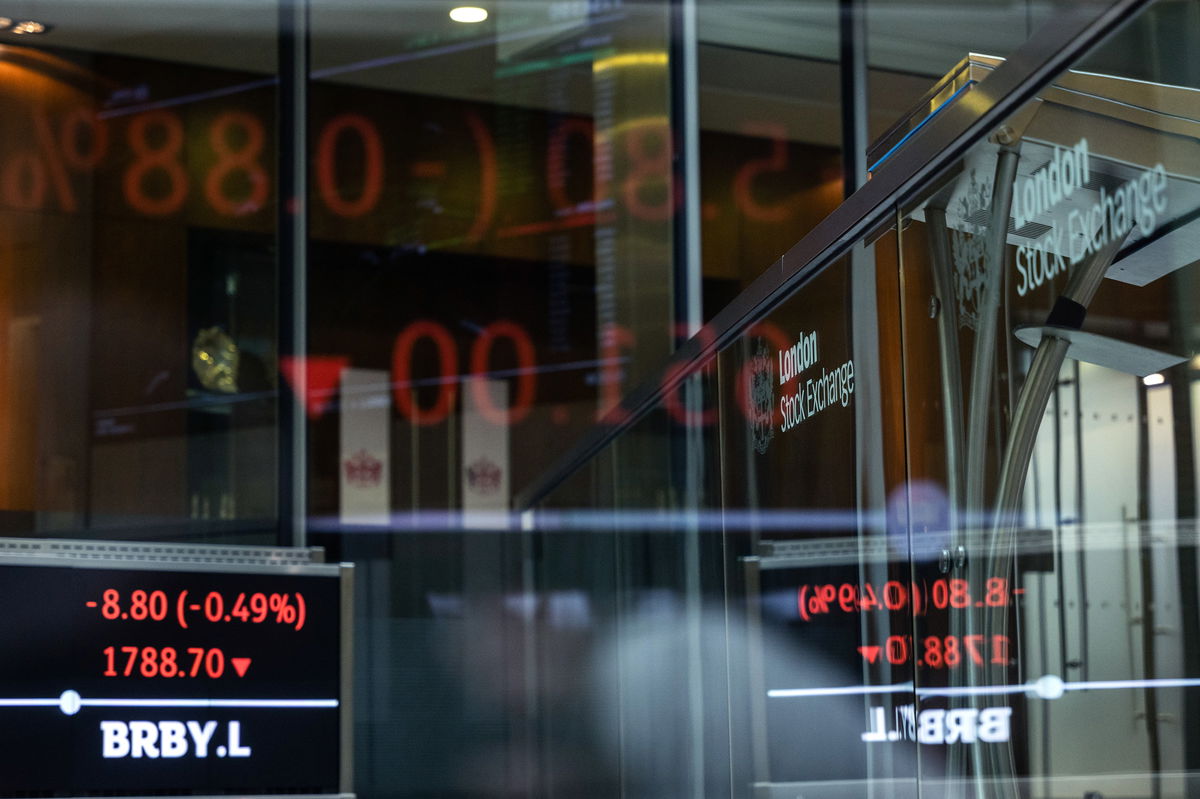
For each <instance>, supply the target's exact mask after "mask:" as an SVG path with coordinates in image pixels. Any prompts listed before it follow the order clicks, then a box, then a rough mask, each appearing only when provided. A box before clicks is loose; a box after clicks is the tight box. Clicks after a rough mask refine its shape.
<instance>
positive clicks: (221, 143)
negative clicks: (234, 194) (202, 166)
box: [204, 111, 270, 216]
mask: <svg viewBox="0 0 1200 799" xmlns="http://www.w3.org/2000/svg"><path fill="white" fill-rule="evenodd" d="M236 128H240V129H241V131H242V134H243V135H244V136H245V142H244V143H243V144H242V146H241V147H239V148H237V149H234V148H233V147H232V146H231V145H230V141H229V140H230V133H231V132H232V131H233V130H234V129H236ZM208 137H209V141H210V142H211V143H212V148H213V152H215V153H216V154H217V157H218V160H217V164H216V166H214V167H213V169H212V171H211V172H209V173H208V178H207V180H205V181H204V196H205V197H207V198H208V203H209V205H211V206H212V207H213V210H215V211H216V212H217V213H219V214H222V215H224V216H245V215H247V214H252V213H254V212H255V211H258V210H260V209H262V207H263V205H264V204H265V203H266V201H267V193H268V192H269V191H270V185H269V184H268V182H267V173H266V170H264V169H263V167H262V164H261V163H259V156H261V155H262V151H263V140H264V138H265V134H264V133H263V124H262V122H260V121H259V120H258V119H256V118H255V117H253V116H251V115H250V114H247V113H245V112H242V111H226V112H225V113H224V114H221V115H220V116H219V117H217V118H216V119H215V120H214V121H213V123H212V126H211V127H210V128H209V131H208ZM238 173H243V174H244V175H245V176H246V179H247V181H248V182H249V184H250V194H249V196H247V197H245V198H244V199H237V200H234V199H230V197H229V196H228V195H227V194H226V193H225V189H226V181H227V180H228V179H229V178H230V177H231V176H233V175H236V174H238Z"/></svg>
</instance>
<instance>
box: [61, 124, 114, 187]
mask: <svg viewBox="0 0 1200 799" xmlns="http://www.w3.org/2000/svg"><path fill="white" fill-rule="evenodd" d="M83 132H86V134H87V138H86V139H85V141H87V142H89V145H90V146H85V145H84V144H81V143H80V133H83ZM59 143H60V146H61V148H62V158H63V160H64V161H66V162H67V166H69V167H71V168H72V169H77V170H79V171H81V172H82V171H85V170H88V169H95V168H96V167H97V166H99V165H100V162H101V161H102V160H103V159H104V154H105V152H106V151H107V150H108V126H107V125H106V124H105V123H104V120H102V119H98V118H97V117H96V114H95V113H94V112H92V111H90V110H89V109H87V108H76V109H75V110H74V111H71V112H70V113H69V114H67V115H66V116H65V117H63V121H62V128H61V132H60V133H59Z"/></svg>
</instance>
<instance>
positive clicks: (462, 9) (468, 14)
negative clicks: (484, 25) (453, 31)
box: [450, 6, 488, 22]
mask: <svg viewBox="0 0 1200 799" xmlns="http://www.w3.org/2000/svg"><path fill="white" fill-rule="evenodd" d="M487 18H488V13H487V9H485V8H479V7H478V6H459V7H458V8H455V9H451V11H450V19H452V20H454V21H455V22H483V21H484V20H485V19H487Z"/></svg>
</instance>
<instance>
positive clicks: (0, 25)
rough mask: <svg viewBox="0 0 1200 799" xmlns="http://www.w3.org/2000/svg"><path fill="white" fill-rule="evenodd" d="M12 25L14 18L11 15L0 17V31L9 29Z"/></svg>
mask: <svg viewBox="0 0 1200 799" xmlns="http://www.w3.org/2000/svg"><path fill="white" fill-rule="evenodd" d="M11 27H12V19H11V18H10V17H0V31H3V30H8V29H9V28H11Z"/></svg>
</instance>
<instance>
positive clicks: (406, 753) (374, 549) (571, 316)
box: [308, 0, 691, 796]
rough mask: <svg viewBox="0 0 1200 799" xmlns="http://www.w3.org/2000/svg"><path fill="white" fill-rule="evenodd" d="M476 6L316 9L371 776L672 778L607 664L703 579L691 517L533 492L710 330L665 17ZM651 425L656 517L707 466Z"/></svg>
mask: <svg viewBox="0 0 1200 799" xmlns="http://www.w3.org/2000/svg"><path fill="white" fill-rule="evenodd" d="M479 5H480V6H484V7H485V10H486V11H487V12H488V13H487V17H486V19H484V20H482V21H480V22H475V23H468V22H459V21H455V20H454V19H452V18H451V16H450V14H449V13H448V12H449V11H450V10H451V8H452V5H451V4H440V3H412V2H406V0H393V1H392V2H372V3H356V4H353V5H352V7H351V9H349V10H348V7H347V4H346V3H344V2H342V1H341V0H317V2H314V4H313V7H312V17H311V18H312V37H311V41H312V63H313V69H312V81H311V83H310V85H309V130H310V157H311V185H310V194H309V202H310V212H311V242H310V247H309V251H308V256H309V277H308V279H309V296H310V307H309V314H308V323H309V328H308V363H309V365H310V375H312V374H313V373H314V367H315V369H316V371H317V372H320V370H325V373H326V374H327V376H328V382H327V384H326V385H325V386H322V387H320V388H322V389H323V390H324V392H325V393H324V394H322V396H328V397H329V398H330V399H331V401H329V402H327V403H323V404H321V405H319V406H317V407H314V408H312V412H311V414H310V419H311V421H310V424H309V431H310V436H311V447H310V452H309V463H310V464H311V470H310V472H309V476H308V479H309V485H310V488H311V494H310V502H311V505H310V510H311V512H312V514H313V524H312V525H311V528H310V529H311V531H312V532H313V534H314V535H313V539H312V540H313V541H314V542H317V543H320V544H323V545H325V546H326V547H328V548H329V550H330V551H331V552H333V553H336V556H337V557H340V558H342V559H344V560H351V561H353V562H355V563H356V565H357V566H358V567H359V571H358V578H357V583H358V588H359V590H358V602H357V612H358V614H359V616H358V625H357V632H358V635H357V640H358V645H359V650H358V651H359V653H360V655H361V656H360V658H359V659H358V661H357V664H356V668H357V678H356V685H358V686H359V688H358V690H359V693H358V697H357V698H358V700H359V701H357V702H356V722H357V730H358V734H357V736H356V738H357V740H356V786H355V787H356V790H357V791H358V792H360V793H361V794H362V795H366V796H492V795H503V796H508V795H551V794H555V795H557V794H562V795H572V796H575V795H609V794H610V793H611V791H612V786H614V785H618V784H620V781H621V779H622V777H621V773H620V772H619V771H618V770H617V767H616V765H615V764H617V763H619V762H622V759H624V760H625V761H627V762H628V764H629V768H628V770H627V772H628V773H627V775H626V777H625V779H627V780H629V781H630V784H634V783H637V784H640V782H641V781H644V780H646V779H648V777H647V776H646V775H647V772H646V770H645V769H635V768H634V766H633V764H632V761H631V760H629V758H632V757H634V753H635V750H634V749H632V748H629V749H627V750H626V751H625V752H623V753H622V752H620V751H613V750H611V749H610V748H611V747H612V746H614V745H616V739H614V738H613V736H611V735H609V734H608V732H609V728H608V727H606V726H604V724H606V723H607V721H608V719H609V717H610V711H611V706H610V705H607V704H605V703H604V702H603V701H600V700H601V698H602V697H603V696H604V694H603V692H602V689H604V686H603V685H602V684H601V682H600V681H601V680H602V679H607V678H608V677H610V676H613V672H612V671H611V670H608V669H601V668H600V667H599V664H601V663H607V662H609V660H606V658H608V654H606V653H610V652H611V650H612V648H613V647H614V646H615V645H616V643H615V639H614V638H613V636H614V634H615V633H614V626H613V621H612V620H613V619H614V618H617V617H619V616H618V614H619V612H620V609H621V608H624V607H625V605H626V604H629V605H636V604H637V603H638V602H640V601H641V599H640V597H641V596H642V594H643V593H646V592H648V591H649V592H652V591H653V590H658V588H659V587H660V586H659V583H658V582H656V581H662V583H663V585H662V586H661V587H662V590H663V591H664V592H667V593H669V592H675V591H680V592H681V591H683V586H682V584H679V583H678V581H677V580H676V576H675V571H674V570H677V569H679V568H681V565H680V564H675V563H673V562H672V561H671V558H674V557H676V555H677V554H678V553H677V551H676V550H677V548H678V547H679V546H680V544H679V541H680V540H682V538H681V537H680V535H678V534H676V533H675V532H674V531H664V532H662V533H661V534H660V533H659V532H657V531H655V530H654V528H653V527H651V528H650V530H649V531H647V533H646V534H645V535H641V534H640V533H638V532H636V531H631V530H626V529H625V528H624V527H621V526H620V525H619V524H618V522H614V521H613V520H611V519H610V518H608V516H607V515H604V516H603V518H602V519H601V520H599V521H597V520H595V519H592V518H591V517H590V516H589V515H588V514H586V513H584V514H582V517H581V518H580V516H579V515H578V514H574V515H572V514H568V518H567V520H566V521H563V522H562V524H564V525H567V526H566V527H564V528H562V529H558V528H555V527H553V526H548V527H546V530H547V532H545V533H542V532H540V531H541V530H542V526H541V524H540V523H537V524H535V525H534V526H533V527H530V524H532V522H530V520H529V517H517V516H514V515H512V513H511V512H512V509H513V508H514V505H515V503H516V502H517V500H516V499H514V498H515V497H519V496H521V495H523V494H525V493H526V492H528V491H529V490H531V488H532V487H533V486H535V485H536V484H537V482H538V480H539V479H540V478H541V477H542V475H543V474H544V473H545V472H546V471H548V470H549V469H551V467H553V466H554V465H555V464H556V463H557V462H558V461H559V459H561V458H562V457H564V456H565V455H567V454H568V453H569V452H570V451H571V449H572V447H574V446H576V445H577V443H578V440H579V439H580V437H581V436H582V435H583V434H584V433H585V432H586V431H588V430H590V429H591V428H592V426H593V425H595V424H596V422H597V420H598V419H599V418H601V416H603V414H605V413H607V412H608V411H610V410H611V409H612V408H613V406H614V405H615V404H616V403H617V402H618V400H620V399H621V398H622V396H623V395H624V393H625V392H626V391H628V390H629V389H630V388H632V387H633V386H635V385H637V384H638V383H639V382H641V381H642V380H644V379H645V378H646V377H647V376H648V375H649V374H651V373H652V372H653V370H654V369H655V368H657V367H658V366H659V365H660V364H661V362H662V361H663V360H664V359H665V358H666V356H667V355H668V354H669V353H670V351H671V350H672V349H673V347H674V346H675V342H676V341H677V340H678V339H679V338H681V337H684V334H686V330H685V329H683V328H679V329H677V327H676V325H675V318H676V316H675V314H676V307H677V306H676V289H677V286H676V266H677V264H676V260H675V246H676V245H675V238H674V237H675V234H676V214H677V212H678V210H679V208H680V203H681V201H682V200H681V194H680V192H679V189H680V188H681V183H680V182H678V181H677V180H676V179H675V177H674V172H673V170H674V166H673V164H674V156H675V145H674V142H675V141H676V140H677V139H676V137H677V133H678V132H677V131H675V130H673V128H672V118H671V115H670V109H671V100H672V89H671V87H670V75H671V74H672V67H673V64H672V59H671V56H670V47H669V43H670V40H669V35H668V34H669V28H668V25H669V21H670V13H669V12H670V9H669V4H667V3H664V2H648V3H623V2H620V1H619V0H612V1H610V0H601V1H599V2H587V3H576V2H541V1H537V2H525V1H524V0H500V1H499V2H489V3H481V4H479ZM648 425H649V423H648ZM647 436H648V437H649V438H652V439H653V446H652V445H651V444H650V443H639V442H640V441H641V440H642V437H641V436H639V435H632V436H630V437H629V438H628V439H627V440H625V441H623V442H622V445H621V446H620V447H618V448H616V449H615V450H614V454H613V455H612V456H611V460H610V461H608V463H610V468H611V469H612V472H610V473H608V474H607V475H606V476H608V477H611V475H612V474H615V473H620V474H626V475H628V477H629V478H630V479H631V482H630V484H629V485H631V486H633V485H636V486H638V487H639V488H644V489H645V491H646V492H647V493H645V494H644V495H643V494H638V495H637V497H636V498H634V497H623V498H621V500H620V504H619V505H615V506H616V507H619V508H621V509H626V508H628V509H629V510H630V511H631V512H634V511H637V510H639V509H646V510H653V509H655V508H657V507H660V506H662V507H674V506H675V505H674V504H673V503H674V502H676V499H673V498H668V496H667V492H669V491H672V490H674V489H673V488H672V480H674V476H673V475H672V469H674V468H682V467H678V466H673V464H678V463H683V462H685V459H682V458H681V456H679V455H678V454H677V453H675V454H669V455H668V459H667V460H665V461H664V460H662V459H660V458H659V451H658V447H659V446H665V447H666V448H667V452H668V453H671V452H672V451H671V449H670V447H671V446H673V444H672V443H671V440H670V436H669V435H667V434H666V433H665V432H664V431H662V430H659V431H658V432H655V433H653V434H647ZM635 451H636V452H639V453H642V455H643V457H641V458H640V459H639V458H638V457H635V456H634V455H633V454H628V455H627V454H626V453H627V452H628V453H632V452H635ZM603 462H604V461H602V463H603ZM635 470H636V471H637V474H638V475H639V478H640V479H639V480H637V481H634V480H632V478H633V476H634V472H635ZM581 479H582V478H581ZM610 490H612V489H605V491H606V493H605V494H603V495H602V496H600V497H597V496H592V495H591V494H585V495H583V496H581V497H579V498H578V502H579V503H580V504H579V505H575V504H570V503H567V504H566V505H565V508H566V509H565V510H564V513H567V510H578V509H584V510H586V509H589V508H593V507H595V508H598V509H600V510H602V511H603V510H607V509H609V508H611V507H614V503H615V502H616V500H617V499H618V498H617V497H616V496H614V495H610V494H608V493H607V492H608V491H610ZM656 492H657V493H656ZM602 499H603V500H605V501H604V502H603V503H602V504H599V505H596V503H597V502H598V501H600V500H602ZM678 501H682V500H681V499H680V500H678ZM643 502H648V503H649V504H643ZM634 515H635V517H636V513H635V514H634ZM522 518H523V519H524V521H521V519H522ZM553 522H554V520H553V519H549V520H547V521H546V525H552V524H553ZM572 525H582V527H579V526H572ZM613 529H618V530H620V535H619V536H618V539H620V540H625V537H626V536H627V537H628V539H629V543H628V544H622V545H621V546H620V547H618V546H617V545H615V544H614V541H613V537H612V535H611V534H609V535H605V534H604V533H605V532H606V531H611V530H613ZM535 530H537V531H538V532H537V533H536V534H535ZM643 547H644V549H643ZM659 548H661V551H660V549H659ZM626 549H628V553H625V550H626ZM623 553H624V554H623ZM618 557H620V558H623V559H624V560H622V561H621V562H622V563H625V562H626V561H628V560H630V559H634V560H635V562H636V564H637V565H633V566H631V565H626V566H623V567H622V568H623V569H624V570H625V571H622V572H620V575H621V577H620V580H619V581H618V580H616V576H617V574H618V573H617V572H615V571H614V569H615V566H616V563H617V561H616V560H615V559H616V558H618ZM643 578H644V580H645V581H646V582H647V583H648V584H649V586H650V587H648V588H646V589H645V590H643V588H642V587H640V586H641V583H640V582H639V581H641V580H643ZM680 595H682V594H680ZM621 618H625V617H621ZM636 618H637V617H636V616H635V615H632V614H631V615H629V616H628V617H627V618H626V621H628V623H630V624H632V623H634V621H635V619H636ZM669 707H671V708H673V707H674V705H669ZM661 723H662V724H663V725H664V726H663V730H664V731H665V730H667V728H668V727H670V725H671V724H674V723H675V722H674V720H673V717H672V716H670V715H664V716H663V719H662V722H661ZM675 735H676V733H675V732H670V734H667V732H664V736H665V737H664V740H663V744H662V745H663V747H667V746H674V745H675V744H674V743H671V742H672V741H675V740H676V738H677V737H678V736H676V737H675V738H673V737H671V736H675ZM679 735H680V736H681V735H683V733H682V732H680V733H679ZM668 739H669V740H668ZM679 740H684V739H682V738H679ZM680 746H681V747H682V746H683V744H680ZM637 751H645V752H646V755H647V756H649V757H659V754H658V753H657V751H656V750H653V749H652V748H650V747H644V748H643V749H642V750H637ZM664 751H665V750H664ZM672 751H683V750H682V749H675V750H672ZM689 768H690V767H689ZM690 773H691V772H690V771H686V772H684V773H677V772H675V771H672V772H671V773H670V774H669V775H668V774H667V773H666V772H664V773H663V774H662V775H661V779H662V780H664V781H665V782H666V784H668V785H670V786H671V788H670V789H669V790H665V791H664V792H663V795H671V794H675V795H682V794H683V793H686V792H687V791H686V790H685V789H677V786H678V785H679V784H680V780H683V781H684V783H686V780H687V779H690Z"/></svg>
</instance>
